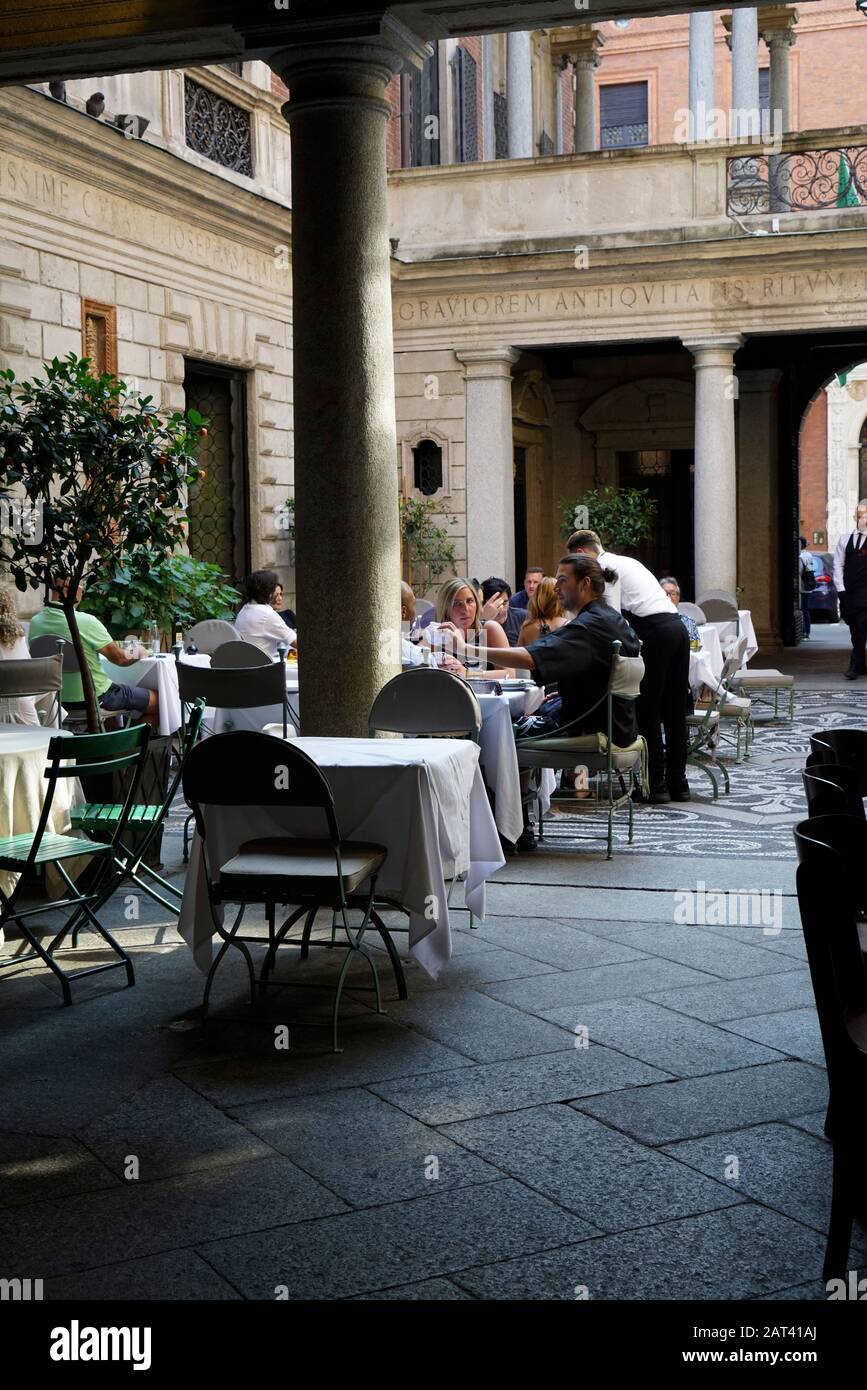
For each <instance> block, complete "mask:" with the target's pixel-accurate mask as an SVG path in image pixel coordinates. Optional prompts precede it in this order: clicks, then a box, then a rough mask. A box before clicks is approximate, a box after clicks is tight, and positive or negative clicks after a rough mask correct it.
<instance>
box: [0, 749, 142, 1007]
mask: <svg viewBox="0 0 867 1390" xmlns="http://www.w3.org/2000/svg"><path fill="white" fill-rule="evenodd" d="M148 735H149V730H148V727H147V725H146V724H137V725H134V726H133V727H132V728H130V729H120V730H118V731H117V732H115V733H110V734H82V735H80V736H79V737H72V736H69V737H64V736H62V735H59V736H58V737H57V738H53V739H52V740H51V741H50V743H49V745H48V765H47V767H46V769H45V776H46V779H47V782H48V786H47V789H46V794H45V799H44V801H43V803H42V811H41V813H40V816H39V823H38V825H37V827H36V829H35V831H33V832H32V833H30V834H25V835H11V836H6V837H5V838H3V839H0V869H3V870H5V871H6V872H7V873H12V874H17V875H18V878H17V880H16V882H15V885H14V887H13V889H12V891H11V893H8V894H7V893H4V892H3V890H2V889H0V930H2V929H3V928H5V927H6V925H7V923H14V924H15V925H16V926H17V927H18V929H19V930H20V932H21V934H22V936H23V937H24V939H25V941H27V942H28V944H29V945H30V947H31V950H30V952H29V953H27V954H25V955H16V956H12V957H10V958H8V959H6V960H3V961H0V965H2V966H9V965H21V964H23V963H24V962H26V961H29V960H34V959H36V958H37V957H38V959H39V960H42V961H44V963H45V964H46V965H47V966H48V968H49V969H50V970H51V971H53V973H54V974H55V975H56V976H57V978H58V980H59V981H60V986H61V989H62V990H63V1002H64V1004H71V1003H72V993H71V991H70V987H69V985H70V980H75V979H79V978H81V977H83V976H84V975H98V974H99V973H100V972H101V971H104V970H116V969H117V968H118V967H119V966H121V965H122V966H124V968H125V969H126V975H127V984H129V985H134V984H135V974H134V972H133V967H132V961H131V960H130V958H129V956H128V955H127V954H126V952H125V951H124V950H123V949H122V947H121V946H119V945H118V943H117V942H116V941H115V939H114V937H113V936H112V935H111V933H110V932H109V931H108V930H107V929H106V928H105V927H104V926H103V925H102V923H101V922H100V920H99V918H98V916H97V913H98V912H99V910H100V909H101V908H102V907H103V906H104V905H105V904H106V903H107V902H108V900H109V898H110V897H111V896H112V894H113V893H114V892H115V891H116V889H117V888H118V887H119V885H120V884H121V882H122V881H123V879H124V877H125V875H126V873H127V871H128V868H129V851H128V850H127V849H125V847H124V842H123V841H124V833H125V831H126V828H127V825H128V823H129V815H130V810H131V808H132V806H133V805H134V803H135V795H136V792H137V790H138V785H139V782H140V780H141V774H142V770H143V768H144V761H145V756H146V754H147V742H148ZM124 768H129V769H130V774H129V788H128V791H127V794H126V797H125V799H124V802H123V806H122V809H121V814H120V816H119V817H118V819H117V822H116V824H115V827H114V831H113V833H112V835H111V838H110V839H109V840H108V841H98V840H91V839H89V838H87V837H86V836H82V835H56V834H54V833H52V832H49V830H48V823H49V819H50V816H51V808H52V805H53V803H54V796H55V792H56V790H57V785H58V783H59V782H60V781H61V779H63V778H71V777H78V776H79V775H80V774H81V772H82V771H86V772H87V773H88V774H90V775H99V774H101V773H106V774H109V775H110V774H112V773H115V772H120V771H121V770H122V769H124ZM84 855H88V856H91V857H93V858H94V859H95V860H97V861H98V862H97V864H96V866H95V871H94V874H93V878H92V880H91V881H90V882H89V883H88V887H87V888H86V889H85V890H83V891H82V890H80V889H79V888H78V887H77V885H76V884H75V883H74V882H73V881H72V879H71V878H70V877H69V875H68V873H67V872H66V870H65V868H64V861H66V860H69V859H78V858H81V857H82V856H84ZM46 866H51V867H52V868H54V869H56V870H57V872H58V874H59V875H60V877H61V879H62V880H63V882H64V884H65V885H66V888H67V889H68V892H69V896H68V897H66V898H63V899H61V900H60V901H57V902H50V903H41V904H40V905H39V906H37V907H29V908H19V907H18V901H19V899H20V897H21V894H22V892H23V890H24V888H25V886H26V885H27V884H28V883H29V882H32V880H33V878H34V876H35V871H36V870H37V869H42V868H44V867H46ZM87 872H88V874H89V872H90V866H88V871H87ZM66 908H71V909H72V911H71V914H70V916H69V917H68V918H67V920H66V922H65V923H64V925H63V926H62V927H61V929H60V931H59V932H58V933H57V934H56V935H55V936H54V938H53V939H52V941H51V942H50V943H49V945H48V946H43V944H42V942H41V941H40V940H39V938H38V937H37V936H36V935H35V933H34V932H32V931H31V929H30V927H29V926H28V925H27V920H28V918H30V917H33V916H37V915H38V916H40V917H44V916H45V915H46V914H47V913H49V912H60V911H63V910H64V909H66ZM82 919H86V922H87V924H88V925H89V926H90V927H91V929H92V930H93V931H95V932H96V934H97V935H98V936H99V937H101V938H102V940H103V941H105V942H106V943H107V945H108V946H110V947H111V949H112V951H113V952H114V953H115V955H116V956H117V957H118V959H117V960H112V961H108V962H106V963H105V964H103V965H92V966H89V967H88V968H86V969H84V970H78V971H76V972H75V974H74V975H69V974H67V972H66V971H65V970H63V968H62V967H61V966H60V965H59V964H58V962H57V960H56V959H55V954H56V952H57V951H59V950H60V948H61V946H62V945H63V942H64V941H65V939H66V938H67V936H69V934H70V932H72V933H73V935H75V933H76V930H77V928H78V926H79V924H80V923H81V922H82Z"/></svg>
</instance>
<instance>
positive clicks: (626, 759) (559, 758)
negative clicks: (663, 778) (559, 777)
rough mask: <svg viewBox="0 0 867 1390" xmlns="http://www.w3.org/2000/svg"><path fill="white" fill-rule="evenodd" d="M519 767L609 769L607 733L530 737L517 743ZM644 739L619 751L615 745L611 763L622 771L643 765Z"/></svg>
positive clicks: (592, 770) (597, 770)
mask: <svg viewBox="0 0 867 1390" xmlns="http://www.w3.org/2000/svg"><path fill="white" fill-rule="evenodd" d="M516 747H517V752H518V766H519V767H575V766H576V765H580V766H582V767H586V768H588V770H589V771H591V772H601V771H604V769H605V768H606V767H607V765H608V764H607V758H608V736H607V734H578V735H577V736H576V737H574V738H551V737H547V738H526V739H519V740H518V742H517V744H516ZM643 750H644V740H643V739H642V738H641V737H639V738H637V739H636V740H635V742H634V743H630V744H627V746H626V747H624V748H618V746H617V744H612V745H611V762H612V765H613V766H614V767H615V768H617V770H618V771H626V770H628V769H629V768H632V767H637V766H638V765H639V763H640V762H641V756H642V752H643Z"/></svg>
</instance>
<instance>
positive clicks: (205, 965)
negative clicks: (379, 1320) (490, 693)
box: [178, 738, 505, 979]
mask: <svg viewBox="0 0 867 1390" xmlns="http://www.w3.org/2000/svg"><path fill="white" fill-rule="evenodd" d="M281 742H282V740H277V739H275V743H276V744H277V745H278V746H277V749H276V753H275V761H277V760H279V743H281ZM291 746H292V747H293V748H299V749H301V750H302V752H304V753H306V754H307V755H308V756H309V757H311V758H312V759H313V761H314V762H315V763H317V765H318V766H319V767H321V768H322V771H323V772H324V773H325V776H326V777H327V779H328V782H329V785H330V787H331V791H332V794H333V796H334V803H335V808H336V813H337V823H338V826H339V829H340V834H341V836H342V838H343V839H347V840H350V839H353V840H363V841H366V842H368V843H371V842H372V843H374V844H380V845H384V846H385V848H386V849H387V851H388V857H387V859H386V861H385V863H384V865H383V867H382V869H381V870H380V873H379V878H378V881H377V893H378V894H381V895H382V897H383V898H392V899H394V900H395V901H397V902H399V903H401V905H402V906H403V907H404V908H405V909H406V910H407V912H408V914H409V950H410V954H411V956H412V957H413V959H414V960H416V961H417V962H418V964H419V965H420V966H421V967H422V969H424V970H425V971H426V972H427V974H428V975H430V976H432V977H433V978H434V979H435V978H436V977H437V976H438V975H439V973H440V971H441V970H442V969H443V967H444V965H445V964H446V962H447V961H448V959H449V957H450V955H451V929H450V923H449V906H448V902H447V895H448V881H449V880H450V879H451V877H452V876H453V875H454V874H462V875H465V876H466V881H465V883H464V897H465V901H466V904H467V906H468V907H469V909H470V910H471V912H472V913H473V915H474V917H477V918H479V919H484V916H485V885H486V883H487V880H488V879H489V878H490V877H491V876H492V875H493V874H494V873H496V872H497V870H498V869H500V868H502V867H503V865H504V863H505V859H504V857H503V853H502V849H501V847H500V840H499V836H498V834H497V826H496V824H495V821H494V817H493V814H492V812H491V807H490V803H489V801H488V796H487V793H486V791H485V785H484V782H483V780H482V774H481V769H480V767H479V747H478V745H477V744H475V743H472V742H471V741H470V740H468V739H414V738H405V739H384V738H383V739H367V738H295V739H292V740H291ZM320 814H321V813H317V812H310V811H307V810H304V809H295V808H275V807H261V806H250V807H246V806H245V807H211V808H207V809H206V811H205V826H206V833H207V836H208V846H209V856H210V858H211V862H212V864H217V865H219V864H221V863H225V862H226V860H228V859H230V858H231V857H232V855H234V854H235V853H236V852H237V851H238V849H239V848H240V846H241V844H242V843H244V842H245V841H247V840H252V839H258V838H261V837H263V836H269V835H274V836H276V835H287V834H306V835H318V834H320V833H321V832H322V826H321V824H320V821H319V815H320ZM178 929H179V931H180V933H181V936H182V937H183V939H184V940H185V941H186V943H187V945H188V946H189V947H190V949H191V951H192V953H193V958H194V960H195V962H196V964H197V965H198V967H199V968H200V969H201V970H202V971H205V972H206V971H207V970H208V969H209V967H210V964H211V960H212V939H213V936H214V934H215V926H214V921H213V918H212V915H211V908H210V905H209V903H208V896H207V885H206V881H205V873H204V863H203V858H202V848H201V842H200V840H199V837H198V835H196V836H194V838H193V843H192V846H191V850H190V864H189V869H188V872H187V879H186V885H185V889H184V898H183V902H182V904H181V912H180V921H179V923H178Z"/></svg>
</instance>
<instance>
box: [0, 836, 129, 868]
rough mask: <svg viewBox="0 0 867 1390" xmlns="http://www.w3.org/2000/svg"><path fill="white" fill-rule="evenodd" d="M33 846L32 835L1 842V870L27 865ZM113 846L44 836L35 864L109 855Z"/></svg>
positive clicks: (10, 837)
mask: <svg viewBox="0 0 867 1390" xmlns="http://www.w3.org/2000/svg"><path fill="white" fill-rule="evenodd" d="M32 844H33V836H32V835H10V836H8V837H7V838H6V839H3V840H0V869H12V870H13V871H14V869H15V868H16V867H18V866H20V865H21V864H26V863H27V860H28V858H29V856H30V847H31V845H32ZM110 851H111V845H106V844H99V843H98V842H97V841H95V840H81V839H78V838H77V837H76V836H74V835H43V836H42V843H41V844H40V846H39V850H38V852H37V855H36V859H35V860H34V863H36V864H51V863H53V862H54V861H55V860H56V859H74V858H76V856H78V855H80V854H107V853H109V852H110Z"/></svg>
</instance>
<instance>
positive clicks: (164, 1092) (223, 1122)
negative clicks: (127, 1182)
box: [78, 1076, 272, 1182]
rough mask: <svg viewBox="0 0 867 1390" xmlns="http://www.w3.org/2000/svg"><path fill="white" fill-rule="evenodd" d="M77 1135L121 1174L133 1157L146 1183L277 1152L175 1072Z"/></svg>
mask: <svg viewBox="0 0 867 1390" xmlns="http://www.w3.org/2000/svg"><path fill="white" fill-rule="evenodd" d="M78 1138H79V1139H80V1140H81V1141H82V1142H83V1143H84V1144H86V1145H87V1147H88V1148H89V1149H91V1150H92V1152H93V1153H95V1154H97V1155H98V1156H99V1157H100V1158H101V1159H102V1161H103V1163H104V1164H105V1165H106V1167H107V1168H110V1169H111V1171H112V1172H113V1173H115V1174H116V1175H117V1176H118V1177H119V1178H124V1177H125V1176H126V1172H125V1170H126V1167H127V1161H128V1159H129V1157H130V1156H134V1157H135V1158H136V1160H137V1163H138V1180H139V1181H143V1182H152V1181H154V1180H155V1179H157V1178H165V1177H171V1176H173V1175H176V1174H181V1173H190V1172H195V1171H196V1170H197V1169H199V1168H208V1167H211V1166H213V1165H215V1164H238V1163H244V1162H246V1161H248V1160H249V1159H254V1158H268V1157H270V1156H271V1154H272V1149H271V1148H269V1146H268V1145H267V1144H264V1143H262V1142H260V1141H259V1140H258V1139H256V1138H255V1137H254V1135H253V1134H252V1133H251V1132H250V1130H249V1129H248V1128H245V1127H244V1126H243V1125H240V1124H236V1123H235V1121H234V1120H232V1119H231V1118H229V1116H227V1115H224V1114H223V1113H222V1112H221V1111H220V1110H217V1109H216V1108H215V1107H214V1106H213V1105H211V1104H209V1102H208V1101H206V1100H205V1099H204V1097H202V1096H200V1095H198V1094H197V1093H196V1092H195V1091H193V1090H191V1089H190V1088H189V1087H188V1086H185V1085H184V1084H183V1082H182V1081H179V1080H177V1079H176V1078H175V1077H172V1076H164V1077H160V1078H158V1079H157V1080H155V1081H149V1082H147V1083H146V1085H144V1086H143V1087H142V1088H141V1090H139V1091H136V1093H135V1095H133V1096H130V1097H129V1099H127V1100H124V1101H122V1102H121V1104H120V1105H119V1106H117V1108H116V1109H114V1110H111V1111H109V1112H107V1113H106V1114H104V1115H101V1116H100V1118H99V1119H98V1120H94V1121H92V1122H91V1123H90V1124H89V1125H87V1126H86V1127H85V1128H83V1129H81V1130H79V1132H78Z"/></svg>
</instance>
